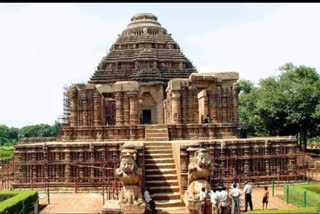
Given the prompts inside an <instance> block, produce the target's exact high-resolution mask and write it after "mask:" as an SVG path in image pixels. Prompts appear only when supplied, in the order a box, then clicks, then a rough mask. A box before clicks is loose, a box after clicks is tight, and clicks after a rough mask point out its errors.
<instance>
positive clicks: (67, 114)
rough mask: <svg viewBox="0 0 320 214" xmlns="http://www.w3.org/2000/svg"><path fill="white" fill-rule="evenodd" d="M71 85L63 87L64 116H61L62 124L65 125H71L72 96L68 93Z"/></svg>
mask: <svg viewBox="0 0 320 214" xmlns="http://www.w3.org/2000/svg"><path fill="white" fill-rule="evenodd" d="M68 90H69V87H68V86H64V87H63V116H62V118H61V120H62V124H63V125H70V116H71V111H70V103H71V98H70V96H69V94H68Z"/></svg>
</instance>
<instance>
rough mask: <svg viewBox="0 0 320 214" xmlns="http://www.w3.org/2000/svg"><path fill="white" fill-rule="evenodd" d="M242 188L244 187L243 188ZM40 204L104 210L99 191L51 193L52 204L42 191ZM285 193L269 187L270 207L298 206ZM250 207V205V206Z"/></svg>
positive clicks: (257, 204) (59, 209) (58, 209)
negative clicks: (287, 198) (289, 202)
mask: <svg viewBox="0 0 320 214" xmlns="http://www.w3.org/2000/svg"><path fill="white" fill-rule="evenodd" d="M241 190H242V189H241ZM263 192H264V189H263V188H262V187H254V188H253V193H252V204H253V209H254V210H262V196H263ZM39 195H40V206H41V205H42V206H44V205H46V206H45V208H44V209H43V210H42V211H41V214H58V213H65V214H66V213H77V214H78V213H79V214H80V213H83V214H84V213H90V214H94V213H96V214H98V213H101V212H102V207H103V202H102V195H101V194H99V193H61V192H51V193H50V204H49V205H47V203H48V199H47V196H46V194H44V193H41V192H40V194H39ZM277 195H283V187H282V186H280V187H276V188H275V196H272V190H271V187H269V203H268V209H283V208H296V206H294V205H292V204H287V203H286V202H285V201H284V200H282V199H280V198H279V197H277ZM241 202H242V203H241V210H242V211H243V210H244V208H245V204H244V195H242V196H241ZM248 209H249V207H248Z"/></svg>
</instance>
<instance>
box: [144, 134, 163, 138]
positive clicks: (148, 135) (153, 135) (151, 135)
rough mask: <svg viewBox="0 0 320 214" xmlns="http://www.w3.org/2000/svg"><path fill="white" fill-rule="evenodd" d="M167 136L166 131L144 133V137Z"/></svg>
mask: <svg viewBox="0 0 320 214" xmlns="http://www.w3.org/2000/svg"><path fill="white" fill-rule="evenodd" d="M155 137H168V136H167V135H166V133H145V138H155Z"/></svg>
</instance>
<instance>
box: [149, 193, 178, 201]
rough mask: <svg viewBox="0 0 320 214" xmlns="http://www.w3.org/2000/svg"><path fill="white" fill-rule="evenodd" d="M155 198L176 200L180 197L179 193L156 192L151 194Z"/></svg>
mask: <svg viewBox="0 0 320 214" xmlns="http://www.w3.org/2000/svg"><path fill="white" fill-rule="evenodd" d="M150 196H151V198H152V199H153V200H174V199H180V194H179V193H154V194H151V195H150Z"/></svg>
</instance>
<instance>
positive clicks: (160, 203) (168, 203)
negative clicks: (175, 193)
mask: <svg viewBox="0 0 320 214" xmlns="http://www.w3.org/2000/svg"><path fill="white" fill-rule="evenodd" d="M154 202H155V204H156V208H162V207H183V206H184V203H183V202H182V201H181V200H155V201H154Z"/></svg>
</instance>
